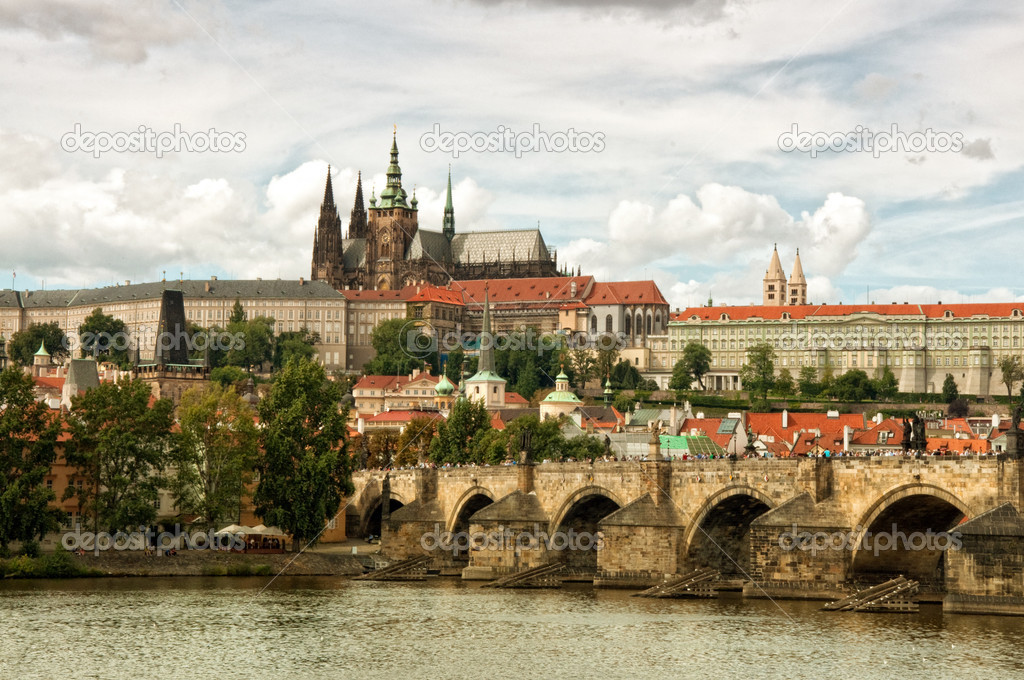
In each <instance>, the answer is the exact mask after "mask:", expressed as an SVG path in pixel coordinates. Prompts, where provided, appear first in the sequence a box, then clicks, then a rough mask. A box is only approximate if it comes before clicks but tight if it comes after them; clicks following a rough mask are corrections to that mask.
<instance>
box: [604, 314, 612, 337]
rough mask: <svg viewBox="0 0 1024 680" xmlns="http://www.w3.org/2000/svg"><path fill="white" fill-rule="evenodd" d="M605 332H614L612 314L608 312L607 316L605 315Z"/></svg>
mask: <svg viewBox="0 0 1024 680" xmlns="http://www.w3.org/2000/svg"><path fill="white" fill-rule="evenodd" d="M604 332H605V333H611V332H612V315H611V314H608V315H607V316H605V317H604Z"/></svg>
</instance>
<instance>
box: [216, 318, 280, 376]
mask: <svg viewBox="0 0 1024 680" xmlns="http://www.w3.org/2000/svg"><path fill="white" fill-rule="evenodd" d="M228 333H230V334H232V336H233V337H234V342H233V343H232V345H231V349H230V350H228V353H227V356H226V357H225V358H224V362H225V364H227V365H228V366H239V367H241V368H244V369H246V370H251V369H252V368H255V369H256V370H262V367H263V365H264V363H266V362H271V361H273V359H274V320H273V319H271V318H270V317H266V316H258V317H256V318H255V319H251V320H249V321H241V322H231V323H229V324H228Z"/></svg>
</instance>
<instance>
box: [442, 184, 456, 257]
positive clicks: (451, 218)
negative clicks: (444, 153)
mask: <svg viewBox="0 0 1024 680" xmlns="http://www.w3.org/2000/svg"><path fill="white" fill-rule="evenodd" d="M441 233H442V234H444V237H445V238H446V239H448V243H451V242H452V239H453V238H455V208H454V207H452V166H450V165H449V166H448V198H447V199H446V200H445V202H444V220H443V221H442V222H441Z"/></svg>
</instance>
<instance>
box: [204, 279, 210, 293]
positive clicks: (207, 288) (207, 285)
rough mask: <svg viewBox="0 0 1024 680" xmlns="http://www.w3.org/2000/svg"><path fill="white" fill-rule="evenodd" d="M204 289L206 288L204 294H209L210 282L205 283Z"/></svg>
mask: <svg viewBox="0 0 1024 680" xmlns="http://www.w3.org/2000/svg"><path fill="white" fill-rule="evenodd" d="M204 287H205V288H206V292H207V293H209V292H210V282H209V281H207V282H206V285H205V286H204Z"/></svg>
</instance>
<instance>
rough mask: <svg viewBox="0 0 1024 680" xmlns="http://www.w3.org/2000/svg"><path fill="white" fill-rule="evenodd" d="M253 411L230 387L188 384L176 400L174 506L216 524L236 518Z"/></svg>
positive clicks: (249, 457)
mask: <svg viewBox="0 0 1024 680" xmlns="http://www.w3.org/2000/svg"><path fill="white" fill-rule="evenodd" d="M255 415H256V412H255V411H254V410H253V408H252V407H251V406H249V404H247V403H246V402H245V401H244V400H243V399H242V398H241V397H240V396H239V395H238V393H237V392H235V391H234V390H233V389H231V387H225V386H223V385H221V384H219V383H216V382H214V383H211V384H210V385H209V386H207V387H205V388H203V387H193V388H191V389H189V390H187V391H186V392H185V393H184V394H183V395H182V396H181V403H180V404H179V405H178V426H179V431H178V432H177V433H176V439H177V446H176V447H174V448H173V449H172V451H173V454H172V461H173V463H174V474H173V475H172V476H171V478H170V482H169V484H170V486H169V488H170V490H171V491H172V493H174V496H175V498H176V499H177V506H178V509H179V510H181V512H182V513H185V514H194V515H199V516H200V517H202V518H203V520H204V524H205V526H207V527H210V528H216V527H217V525H218V524H220V523H221V522H222V521H224V520H226V519H228V518H232V517H237V514H238V509H239V507H240V504H241V499H242V495H243V494H244V493H245V488H246V484H247V483H248V482H249V480H250V478H251V474H252V468H253V465H254V464H255V461H256V452H257V449H256V445H257V440H258V438H259V432H258V431H257V429H256V425H255V423H254V422H253V417H254V416H255Z"/></svg>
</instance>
